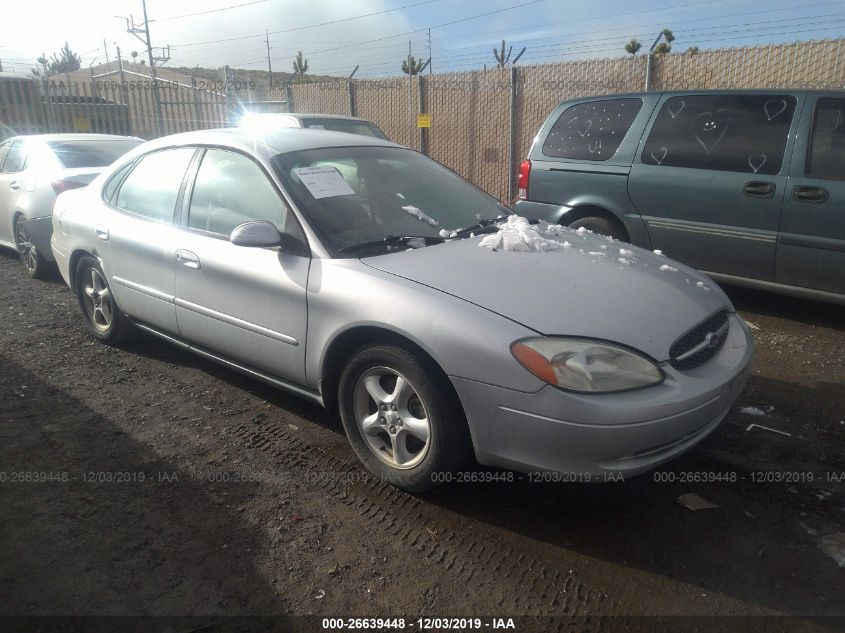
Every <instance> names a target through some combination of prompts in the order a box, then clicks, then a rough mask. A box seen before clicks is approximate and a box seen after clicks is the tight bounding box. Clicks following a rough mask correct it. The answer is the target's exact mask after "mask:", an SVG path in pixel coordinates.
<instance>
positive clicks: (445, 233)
mask: <svg viewBox="0 0 845 633" xmlns="http://www.w3.org/2000/svg"><path fill="white" fill-rule="evenodd" d="M457 234H458V232H457V231H447V230H446V229H440V233H439V235H440V237H442V238H443V239H444V240H448V239H449V238H450V237H455V236H456V235H457Z"/></svg>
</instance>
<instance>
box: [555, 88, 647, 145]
mask: <svg viewBox="0 0 845 633" xmlns="http://www.w3.org/2000/svg"><path fill="white" fill-rule="evenodd" d="M642 106H643V102H642V100H641V99H631V98H629V99H605V100H602V101H590V102H589V103H579V104H577V105H574V106H571V107H569V108H567V109H566V110H564V111H563V112H562V113H561V115H560V116H559V117H558V119H557V121H555V124H554V125H553V126H552V129H551V130H549V134H548V136H546V140H545V142H544V143H543V154H545V155H546V156H553V157H555V158H572V159H575V160H596V161H600V160H607V159H608V158H610V157H611V156H613V155H614V154H615V153H616V150H617V149H619V145H620V144H621V143H622V139H624V138H625V135H626V134H627V133H628V130H629V129H630V128H631V124H632V123H633V122H634V119H635V118H636V117H637V114H638V113H639V111H640V108H642Z"/></svg>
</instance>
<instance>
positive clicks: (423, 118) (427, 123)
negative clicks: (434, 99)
mask: <svg viewBox="0 0 845 633" xmlns="http://www.w3.org/2000/svg"><path fill="white" fill-rule="evenodd" d="M417 127H431V115H430V114H427V113H426V114H422V113H420V114H418V115H417Z"/></svg>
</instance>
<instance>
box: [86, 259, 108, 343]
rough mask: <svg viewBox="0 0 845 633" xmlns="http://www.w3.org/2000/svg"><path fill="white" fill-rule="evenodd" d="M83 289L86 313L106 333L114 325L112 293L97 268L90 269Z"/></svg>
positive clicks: (96, 326)
mask: <svg viewBox="0 0 845 633" xmlns="http://www.w3.org/2000/svg"><path fill="white" fill-rule="evenodd" d="M84 280H85V283H84V285H83V287H82V291H83V297H84V299H85V300H84V301H83V304H84V306H85V310H86V313H87V315H88V318H89V319H90V321H91V323H93V324H94V327H95V328H97V329H98V330H100V331H102V332H105V331H107V330H108V329H109V328H110V327H111V324H112V319H113V306H112V301H111V293H110V292H109V287H108V285H107V284H106V280H105V279H104V278H103V275H102V274H101V273H100V271H99V270H97V269H96V268H89V269H88V271H87V272H86V273H85V276H84Z"/></svg>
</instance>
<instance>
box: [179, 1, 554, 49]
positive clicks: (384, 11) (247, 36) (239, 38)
mask: <svg viewBox="0 0 845 633" xmlns="http://www.w3.org/2000/svg"><path fill="white" fill-rule="evenodd" d="M441 1H442V0H422V1H421V2H414V3H412V4H406V5H404V6H401V7H394V8H392V9H384V10H382V11H373V12H372V13H362V14H361V15H353V16H352V17H348V18H340V19H338V20H330V21H328V22H319V23H317V24H309V25H307V26H297V27H295V28H292V29H282V30H281V31H270V33H269V34H270V35H277V34H279V33H291V32H293V31H302V30H305V29H313V28H316V27H318V26H327V25H329V24H339V23H341V22H351V21H352V20H360V19H362V18H369V17H372V16H374V15H382V14H384V13H392V12H394V11H401V10H403V9H410V8H413V7H418V6H420V5H423V4H431V3H433V2H441ZM536 1H537V2H540V1H541V0H536ZM263 35H264V34H263V33H258V34H257V35H240V36H237V37H228V38H224V39H220V40H207V41H204V42H182V43H180V44H178V45H179V46H200V45H202V44H215V43H217V42H231V41H234V40H245V39H249V38H253V37H262V36H263Z"/></svg>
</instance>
